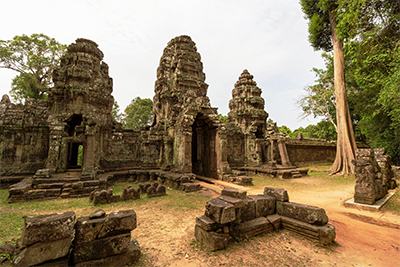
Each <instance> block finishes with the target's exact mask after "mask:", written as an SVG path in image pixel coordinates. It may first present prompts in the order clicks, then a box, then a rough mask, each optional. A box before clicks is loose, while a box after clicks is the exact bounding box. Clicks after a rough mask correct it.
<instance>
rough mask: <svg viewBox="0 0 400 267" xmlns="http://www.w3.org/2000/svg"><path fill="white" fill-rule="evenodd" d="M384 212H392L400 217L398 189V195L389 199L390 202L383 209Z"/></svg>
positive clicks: (399, 194) (397, 192) (399, 192)
mask: <svg viewBox="0 0 400 267" xmlns="http://www.w3.org/2000/svg"><path fill="white" fill-rule="evenodd" d="M381 210H382V211H391V212H393V213H395V214H397V215H400V190H399V189H397V190H396V193H394V195H393V196H392V197H391V198H390V199H389V201H388V202H386V204H385V205H384V206H383V207H382V209H381Z"/></svg>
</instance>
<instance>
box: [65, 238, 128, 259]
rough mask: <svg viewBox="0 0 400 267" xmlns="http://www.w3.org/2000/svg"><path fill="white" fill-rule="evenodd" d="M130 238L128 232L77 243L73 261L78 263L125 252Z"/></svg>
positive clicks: (73, 252)
mask: <svg viewBox="0 0 400 267" xmlns="http://www.w3.org/2000/svg"><path fill="white" fill-rule="evenodd" d="M130 240H131V234H130V233H127V234H123V235H117V236H110V237H106V238H101V239H96V240H94V241H91V242H86V243H81V244H76V245H75V247H74V249H73V251H72V261H73V263H74V264H77V263H80V262H85V261H91V260H97V259H101V258H106V257H109V256H114V255H118V254H122V253H125V252H127V251H128V247H129V243H130Z"/></svg>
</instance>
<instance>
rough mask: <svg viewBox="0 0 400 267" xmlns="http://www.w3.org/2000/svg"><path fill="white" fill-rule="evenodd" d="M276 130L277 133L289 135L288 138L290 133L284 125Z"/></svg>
mask: <svg viewBox="0 0 400 267" xmlns="http://www.w3.org/2000/svg"><path fill="white" fill-rule="evenodd" d="M278 129H279V131H280V132H281V133H284V134H286V135H289V136H290V134H291V133H292V131H291V130H290V129H289V127H287V126H286V125H282V126H281V127H278Z"/></svg>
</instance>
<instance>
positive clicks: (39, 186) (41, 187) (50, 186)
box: [37, 183, 64, 189]
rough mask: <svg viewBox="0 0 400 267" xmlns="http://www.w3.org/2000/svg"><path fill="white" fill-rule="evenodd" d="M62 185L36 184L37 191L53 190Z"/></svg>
mask: <svg viewBox="0 0 400 267" xmlns="http://www.w3.org/2000/svg"><path fill="white" fill-rule="evenodd" d="M63 185H64V183H46V184H38V185H37V188H38V189H53V188H62V187H63Z"/></svg>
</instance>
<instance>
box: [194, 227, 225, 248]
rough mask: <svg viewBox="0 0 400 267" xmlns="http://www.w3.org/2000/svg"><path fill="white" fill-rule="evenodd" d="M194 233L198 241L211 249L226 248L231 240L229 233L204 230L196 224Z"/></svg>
mask: <svg viewBox="0 0 400 267" xmlns="http://www.w3.org/2000/svg"><path fill="white" fill-rule="evenodd" d="M194 235H195V237H196V239H197V240H198V241H200V242H201V243H202V244H203V245H204V246H206V247H208V248H209V249H211V250H213V251H215V250H220V249H224V248H226V247H227V246H228V243H229V242H230V241H231V240H232V238H231V236H230V235H229V234H225V233H216V232H213V231H206V230H203V229H202V228H201V227H199V226H198V225H196V226H195V231H194Z"/></svg>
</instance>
